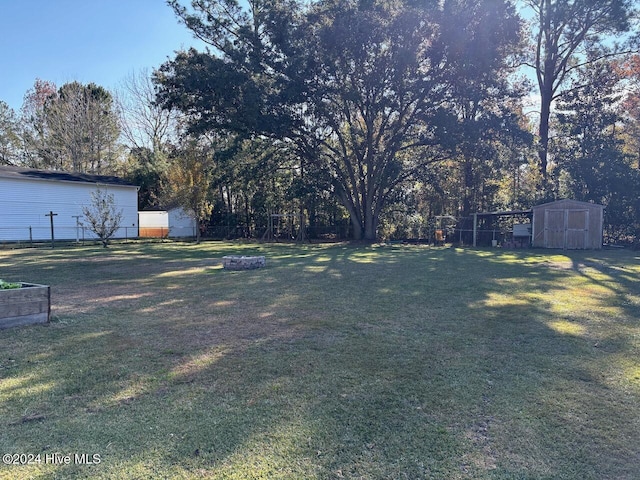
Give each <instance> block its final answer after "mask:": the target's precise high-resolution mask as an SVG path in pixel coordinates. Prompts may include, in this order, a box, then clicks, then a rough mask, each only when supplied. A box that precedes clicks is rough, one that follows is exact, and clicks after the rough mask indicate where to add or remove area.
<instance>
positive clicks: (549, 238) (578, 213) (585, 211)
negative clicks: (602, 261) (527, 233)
mask: <svg viewBox="0 0 640 480" xmlns="http://www.w3.org/2000/svg"><path fill="white" fill-rule="evenodd" d="M532 210H533V227H532V232H531V233H532V240H531V243H532V245H533V246H534V247H541V248H562V249H565V250H584V249H600V248H602V223H603V213H604V207H603V206H602V205H597V204H595V203H587V202H579V201H577V200H558V201H556V202H551V203H544V204H542V205H538V206H536V207H533V209H532Z"/></svg>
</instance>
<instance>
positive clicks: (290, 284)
mask: <svg viewBox="0 0 640 480" xmlns="http://www.w3.org/2000/svg"><path fill="white" fill-rule="evenodd" d="M228 254H247V255H251V254H260V255H266V256H267V267H266V268H264V269H260V270H253V271H245V272H230V271H225V270H223V269H222V267H221V263H220V259H221V257H222V256H224V255H228ZM0 274H1V276H2V278H4V279H6V280H7V281H15V282H18V281H24V282H33V283H40V284H48V285H51V287H52V301H53V310H52V313H53V321H52V323H51V324H50V325H49V326H33V327H26V328H18V329H10V330H0V427H1V428H0V453H2V454H5V453H25V454H33V455H37V454H40V455H41V463H40V464H39V465H38V464H36V465H28V466H15V465H11V466H2V465H0V478H1V479H12V478H36V479H40V478H41V479H49V478H61V479H62V478H64V479H67V478H97V479H106V478H110V479H111V478H118V479H134V478H135V479H146V478H237V479H246V478H265V479H267V478H268V479H272V478H290V479H300V478H310V479H314V478H318V479H325V478H326V479H329V478H353V479H355V478H365V479H376V478H379V479H387V478H394V479H402V478H406V479H418V478H441V479H456V478H458V479H470V478H482V479H484V478H488V479H527V478H531V479H544V478H548V479H636V478H640V355H639V354H640V321H639V317H640V257H639V256H638V254H636V253H633V252H625V251H622V252H618V251H616V252H608V251H602V252H569V253H567V252H551V253H549V252H544V251H536V250H532V251H501V250H463V249H450V248H426V247H415V246H414V247H404V246H392V247H389V246H387V247H382V246H371V247H362V246H360V247H357V246H349V245H305V246H287V245H256V244H240V243H205V244H202V245H192V244H171V243H165V244H152V245H136V244H131V245H116V246H114V247H112V248H110V249H108V250H104V249H102V248H99V247H91V246H88V247H78V248H64V249H55V250H33V249H26V250H0ZM54 453H58V454H61V455H68V454H70V455H73V454H76V453H77V454H89V455H92V454H99V455H100V463H99V464H97V465H73V464H72V465H53V464H51V462H50V461H49V463H46V462H45V460H46V457H45V456H46V455H49V456H50V457H49V458H51V456H52V455H53V454H54Z"/></svg>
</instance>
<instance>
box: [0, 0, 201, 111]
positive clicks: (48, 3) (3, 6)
mask: <svg viewBox="0 0 640 480" xmlns="http://www.w3.org/2000/svg"><path fill="white" fill-rule="evenodd" d="M190 46H195V47H196V48H198V49H200V50H202V49H203V48H204V47H203V44H202V42H199V41H198V40H196V39H194V38H193V36H192V35H191V32H190V31H189V30H188V29H187V28H186V27H185V26H184V25H181V24H179V23H178V20H177V18H176V17H175V15H174V13H173V10H172V9H171V8H170V7H168V6H167V5H166V3H165V1H164V0H0V100H2V101H5V102H6V103H8V104H9V106H10V107H11V108H13V109H14V110H15V111H16V113H18V111H19V109H20V107H21V106H22V100H23V97H24V94H25V93H26V92H27V90H29V89H30V88H32V87H33V84H34V82H35V80H36V78H40V79H42V80H49V81H52V82H54V83H55V84H56V85H57V86H58V87H60V86H61V85H63V84H64V83H66V82H71V81H74V80H77V81H79V82H82V83H85V84H86V83H90V82H94V83H96V84H98V85H101V86H103V87H105V88H108V89H113V88H115V87H117V86H118V84H119V83H120V82H122V81H123V80H124V78H125V77H127V76H128V75H129V74H130V73H132V72H137V71H139V70H141V69H143V68H147V69H149V70H151V69H153V68H156V67H158V66H160V64H162V63H163V62H164V61H165V60H166V59H167V57H169V58H172V57H173V56H174V51H176V50H179V49H181V48H188V47H190Z"/></svg>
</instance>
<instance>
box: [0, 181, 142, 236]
mask: <svg viewBox="0 0 640 480" xmlns="http://www.w3.org/2000/svg"><path fill="white" fill-rule="evenodd" d="M44 176H46V175H43V177H44ZM98 188H100V189H101V190H102V191H107V192H108V193H110V194H113V196H114V199H115V204H116V208H117V209H118V210H122V214H123V219H122V223H121V228H120V229H119V230H118V232H117V233H116V235H115V238H131V237H137V235H138V188H137V187H136V186H132V185H113V184H102V183H89V182H87V183H85V182H78V181H58V180H51V179H44V178H31V177H29V176H25V177H24V178H20V177H19V176H17V175H7V176H2V171H0V242H3V241H28V240H34V241H38V240H50V239H51V223H50V222H51V220H50V217H48V216H46V215H47V214H48V213H49V212H51V211H53V213H55V214H57V215H55V216H54V217H53V223H54V237H55V239H56V240H75V239H76V237H79V239H81V240H82V239H83V238H84V239H93V238H95V235H93V234H92V233H91V232H90V231H89V230H88V229H86V228H85V229H83V228H77V225H76V218H74V216H76V215H80V216H82V207H83V206H90V205H91V201H92V198H91V194H92V192H95V191H96V190H97V189H98ZM82 220H83V219H82V218H80V222H82Z"/></svg>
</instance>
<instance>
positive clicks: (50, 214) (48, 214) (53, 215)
mask: <svg viewBox="0 0 640 480" xmlns="http://www.w3.org/2000/svg"><path fill="white" fill-rule="evenodd" d="M56 215H58V214H57V213H53V211H51V210H49V213H47V214H45V217H49V219H50V220H51V248H55V245H54V241H55V238H54V235H53V217H55V216H56Z"/></svg>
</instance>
